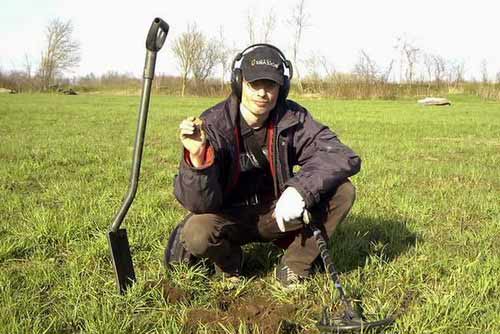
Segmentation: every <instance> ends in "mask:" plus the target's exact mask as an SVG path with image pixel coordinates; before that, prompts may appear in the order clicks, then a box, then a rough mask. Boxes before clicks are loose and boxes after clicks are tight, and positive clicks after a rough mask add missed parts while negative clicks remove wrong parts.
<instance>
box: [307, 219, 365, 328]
mask: <svg viewBox="0 0 500 334" xmlns="http://www.w3.org/2000/svg"><path fill="white" fill-rule="evenodd" d="M309 228H310V229H311V230H312V232H313V235H314V238H315V239H316V243H317V245H318V248H319V251H320V255H321V259H322V260H323V264H324V265H325V270H326V271H328V273H329V274H330V277H331V278H332V280H333V282H334V284H335V288H337V290H338V292H339V295H340V300H341V301H342V303H344V306H345V307H346V312H347V314H348V315H349V316H350V317H352V318H354V319H357V318H360V316H359V315H358V314H357V313H356V312H355V311H354V309H353V307H352V305H351V303H350V302H349V300H348V299H347V297H346V294H345V291H344V288H343V287H342V284H341V283H340V277H339V273H338V272H337V270H336V269H335V266H334V265H333V261H332V258H331V257H330V252H328V245H327V244H326V240H325V238H323V236H322V235H321V231H320V230H319V228H317V227H315V226H313V225H309Z"/></svg>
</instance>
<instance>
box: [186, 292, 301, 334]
mask: <svg viewBox="0 0 500 334" xmlns="http://www.w3.org/2000/svg"><path fill="white" fill-rule="evenodd" d="M217 306H218V308H217V309H212V310H206V309H193V310H191V311H189V313H188V317H187V319H186V322H185V326H184V333H185V334H191V333H196V332H197V328H198V326H199V325H200V324H203V325H206V326H208V327H214V328H215V327H217V326H218V324H219V323H220V324H222V325H225V326H227V325H232V326H233V327H235V328H238V326H239V325H240V323H245V324H246V325H247V326H248V327H249V328H255V327H258V328H259V330H260V332H261V333H269V334H274V333H280V334H293V333H300V332H301V330H302V328H301V327H300V326H299V325H297V324H294V323H293V319H294V315H295V313H296V311H297V307H296V306H295V305H291V304H279V303H276V302H275V301H274V300H270V299H268V298H266V297H263V296H246V297H243V298H239V299H237V300H232V301H231V300H228V297H227V296H225V297H222V298H220V300H218V301H217ZM219 328H220V327H219Z"/></svg>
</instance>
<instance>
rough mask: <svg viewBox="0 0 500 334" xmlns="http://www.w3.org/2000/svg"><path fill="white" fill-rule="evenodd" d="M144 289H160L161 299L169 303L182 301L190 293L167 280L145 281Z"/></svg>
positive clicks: (186, 298)
mask: <svg viewBox="0 0 500 334" xmlns="http://www.w3.org/2000/svg"><path fill="white" fill-rule="evenodd" d="M145 289H146V290H151V289H157V290H159V291H161V294H162V296H163V299H165V301H166V302H168V303H170V304H176V303H182V302H185V301H187V300H189V299H190V298H191V293H189V292H187V291H184V290H183V289H181V288H178V287H175V286H173V285H172V283H170V282H168V281H167V280H164V279H162V280H160V281H159V282H158V281H156V282H155V281H151V282H148V283H146V285H145Z"/></svg>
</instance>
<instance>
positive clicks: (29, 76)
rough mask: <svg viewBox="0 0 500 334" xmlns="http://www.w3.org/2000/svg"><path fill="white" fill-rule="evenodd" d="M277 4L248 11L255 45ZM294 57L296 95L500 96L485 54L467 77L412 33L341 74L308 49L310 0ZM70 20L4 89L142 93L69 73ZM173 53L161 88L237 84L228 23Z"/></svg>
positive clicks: (297, 22) (189, 38) (118, 77)
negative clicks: (386, 52) (391, 53)
mask: <svg viewBox="0 0 500 334" xmlns="http://www.w3.org/2000/svg"><path fill="white" fill-rule="evenodd" d="M274 13H275V11H273V10H270V11H268V12H267V14H266V15H265V16H264V17H259V15H257V14H256V13H255V12H254V11H253V10H252V9H249V10H248V12H247V15H246V32H247V39H248V43H249V44H254V43H272V35H273V33H274V32H275V29H276V27H277V24H278V23H279V21H278V20H277V18H276V17H275V14H274ZM286 17H288V19H287V20H286V22H285V24H286V25H287V29H288V31H291V32H292V33H291V34H290V43H289V44H290V50H287V51H289V52H287V53H289V54H290V55H291V58H290V59H291V61H292V62H293V65H294V80H293V82H292V84H293V86H292V93H295V94H315V95H325V96H333V97H345V98H393V97H394V98H395V97H400V96H415V95H419V96H420V95H430V94H447V93H448V92H450V91H453V92H457V91H458V92H463V93H470V94H474V95H479V96H483V97H487V98H497V99H500V89H499V86H500V71H499V72H498V73H496V75H495V78H494V79H493V80H492V79H491V76H490V73H488V69H487V68H488V66H487V63H486V60H483V62H482V63H481V69H480V77H479V78H473V79H469V80H466V79H465V68H466V64H465V62H464V61H457V60H450V59H446V58H444V57H442V56H440V55H438V54H433V53H430V52H426V51H425V50H423V49H422V48H420V47H418V46H417V45H416V44H415V43H413V42H412V41H411V40H410V39H409V38H407V37H400V38H398V39H397V41H396V43H395V46H394V49H395V51H396V54H398V55H399V56H398V57H397V58H394V59H391V60H390V61H389V62H388V63H387V64H378V63H377V62H376V61H375V60H374V58H373V57H372V56H370V54H369V52H368V51H366V50H363V49H362V50H360V51H359V54H358V58H357V60H356V62H355V64H354V66H353V68H352V69H351V71H348V72H340V71H337V70H336V69H335V66H334V64H333V63H332V62H331V61H330V60H329V59H328V58H327V57H325V56H323V55H321V53H320V52H316V53H314V54H313V55H310V56H309V57H307V56H305V55H304V53H303V50H302V48H301V45H302V37H303V35H304V32H305V31H306V30H307V29H308V27H310V23H311V17H310V15H309V13H308V12H307V7H306V2H305V0H298V1H297V2H296V5H295V6H293V7H292V9H291V12H290V13H289V15H287V16H286ZM73 31H74V27H73V24H72V22H71V21H70V20H68V21H63V20H60V19H54V20H51V21H50V22H49V24H48V25H47V27H46V30H45V47H44V49H43V50H42V52H41V56H40V61H39V66H38V68H37V69H36V70H35V71H33V65H32V63H31V61H30V59H29V58H28V57H27V56H26V57H25V64H24V70H17V71H10V72H5V71H2V70H1V68H0V87H4V88H11V89H14V90H16V91H53V90H57V89H59V90H60V89H61V87H69V86H72V87H75V88H76V89H78V90H80V91H99V90H108V91H109V90H120V91H124V92H125V93H127V92H129V93H135V92H136V91H137V90H138V89H139V88H140V79H139V78H137V77H135V76H134V75H132V74H127V73H117V72H115V71H110V72H108V73H105V74H103V75H100V76H96V75H94V74H92V73H91V74H88V75H85V76H80V77H72V78H70V77H68V75H67V73H68V71H70V70H71V69H73V68H75V67H76V66H78V64H79V62H80V60H81V53H80V50H81V45H80V43H79V42H77V41H75V39H74V38H73ZM170 48H171V52H172V54H173V55H174V58H175V60H176V63H177V65H178V70H179V72H178V75H164V74H161V73H160V74H157V76H156V79H155V86H154V89H155V91H156V93H164V94H179V95H181V96H184V95H186V94H190V95H223V94H227V93H228V92H229V89H230V84H229V82H228V81H229V77H230V70H231V62H232V59H233V57H234V56H235V54H236V53H237V52H238V51H239V50H237V49H236V48H235V47H234V45H233V46H231V45H230V43H229V42H228V41H227V39H226V37H225V34H224V30H223V28H222V27H221V28H220V29H219V31H218V33H217V34H216V35H215V36H209V35H207V34H205V33H203V32H202V30H201V29H199V28H198V26H197V25H196V24H195V23H189V24H188V25H187V28H186V30H185V31H184V32H182V33H181V34H180V35H179V36H178V37H177V38H175V39H174V40H173V41H172V42H171V47H170Z"/></svg>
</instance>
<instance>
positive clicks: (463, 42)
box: [0, 0, 500, 79]
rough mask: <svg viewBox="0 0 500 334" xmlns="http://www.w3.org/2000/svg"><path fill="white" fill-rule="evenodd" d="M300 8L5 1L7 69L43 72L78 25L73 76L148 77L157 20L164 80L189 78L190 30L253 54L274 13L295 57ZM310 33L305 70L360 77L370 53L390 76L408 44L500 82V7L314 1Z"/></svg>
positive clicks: (309, 4)
mask: <svg viewBox="0 0 500 334" xmlns="http://www.w3.org/2000/svg"><path fill="white" fill-rule="evenodd" d="M297 1H298V0H290V1H289V0H281V1H278V0H252V1H243V0H240V1H235V0H219V1H217V0H212V1H207V0H205V1H203V0H199V1H195V0H163V1H156V0H140V1H137V0H136V1H127V0H121V1H118V0H100V1H97V0H83V1H78V0H38V1H36V0H0V69H2V70H12V69H18V70H22V69H23V68H24V64H25V59H26V57H28V58H29V59H30V62H31V63H32V64H33V65H34V67H36V66H37V64H38V62H39V59H40V55H41V50H42V49H43V45H44V32H45V27H46V25H47V24H48V22H49V21H50V20H51V19H54V18H60V19H63V20H68V19H70V20H72V22H73V24H74V37H75V39H76V40H78V41H79V42H80V43H81V58H82V60H81V63H80V66H79V67H78V68H76V69H74V71H73V73H71V74H70V75H77V76H81V75H86V74H88V73H91V72H92V73H94V74H97V75H100V74H103V73H105V72H108V71H117V72H122V73H123V72H124V73H131V74H133V75H136V76H141V74H142V70H143V67H144V57H145V52H146V50H145V39H146V35H147V31H148V29H149V26H150V25H151V22H152V20H153V19H154V18H155V17H160V18H162V19H163V20H165V21H166V22H167V23H169V25H170V33H169V35H168V37H167V41H166V43H165V46H164V49H162V50H161V51H160V52H159V54H158V58H157V65H156V72H157V73H165V74H173V75H176V74H178V73H179V71H178V67H177V64H176V61H175V58H174V56H173V53H172V51H171V46H172V42H173V41H174V40H175V38H177V37H178V36H179V35H180V34H181V33H182V32H184V31H186V27H187V25H188V24H189V23H191V24H192V23H196V25H197V26H198V28H199V29H200V30H201V31H202V32H203V33H205V35H206V36H207V37H218V36H219V31H220V29H221V27H222V30H223V32H224V35H225V39H226V41H227V42H228V43H229V45H231V46H232V47H234V48H235V49H236V50H241V49H244V48H245V47H246V46H248V45H249V38H248V32H247V16H248V14H249V13H252V14H253V15H254V16H255V18H256V22H259V21H261V20H262V18H263V17H264V16H266V15H267V14H268V13H269V12H272V13H274V16H275V18H276V23H275V29H274V31H273V34H272V35H271V43H272V44H274V45H276V46H277V47H279V48H280V49H282V51H283V52H284V53H285V54H286V55H287V56H288V58H291V43H292V40H293V32H292V31H291V29H290V27H289V26H288V25H287V23H286V21H287V19H288V18H289V17H290V15H291V13H292V8H293V7H294V6H295V5H296V4H297ZM305 11H306V13H307V14H308V25H307V26H306V27H305V29H304V33H303V36H302V41H301V46H300V53H299V61H300V62H299V64H294V66H297V67H298V68H299V69H300V70H301V71H305V68H306V67H305V65H304V64H305V63H304V60H305V59H309V58H311V56H313V55H316V56H321V57H324V58H325V59H327V60H328V63H329V64H330V65H331V66H333V67H334V68H335V69H336V70H338V71H350V70H352V68H353V66H354V64H355V63H356V62H357V60H358V58H359V54H360V50H364V51H365V52H366V53H367V54H368V55H369V56H370V57H371V58H372V59H373V60H374V61H375V62H376V63H377V64H378V65H379V66H380V67H381V68H385V67H386V66H388V64H389V62H390V61H391V59H399V54H398V53H397V52H396V50H395V48H394V46H395V45H396V41H397V38H398V37H403V38H404V39H406V40H407V41H409V42H411V43H412V44H413V45H415V46H416V47H418V48H419V49H421V50H422V51H425V52H428V53H433V54H438V55H440V56H443V57H445V58H446V59H449V60H452V61H458V62H464V63H465V74H466V77H467V78H470V77H475V78H477V79H479V78H480V69H481V64H482V63H483V62H485V63H486V64H487V69H488V73H489V75H490V77H491V78H493V77H494V76H495V74H496V73H497V72H500V43H498V33H499V32H500V20H499V13H500V1H498V0H475V1H456V0H455V1H452V0H419V1H406V0H378V1H373V0H354V1H346V0H342V1H337V0H305Z"/></svg>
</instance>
